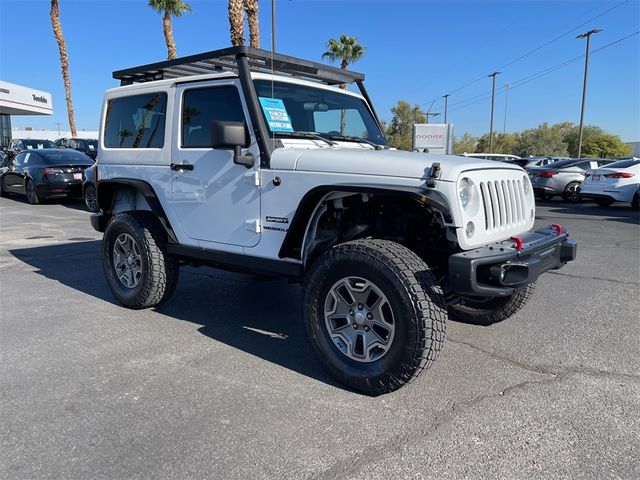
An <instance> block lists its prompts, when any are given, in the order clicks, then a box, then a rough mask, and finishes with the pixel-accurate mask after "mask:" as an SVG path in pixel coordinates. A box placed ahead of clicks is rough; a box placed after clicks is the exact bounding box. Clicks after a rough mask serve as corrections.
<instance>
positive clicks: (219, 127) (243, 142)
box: [211, 121, 256, 168]
mask: <svg viewBox="0 0 640 480" xmlns="http://www.w3.org/2000/svg"><path fill="white" fill-rule="evenodd" d="M249 145H250V138H249V130H248V129H247V125H246V124H245V123H244V122H226V121H215V122H211V146H212V147H213V148H222V149H233V163H235V164H237V165H244V166H245V167H247V168H251V167H253V165H254V164H255V161H256V159H255V157H254V156H253V155H252V154H250V153H249V154H247V155H242V148H247V147H248V146H249Z"/></svg>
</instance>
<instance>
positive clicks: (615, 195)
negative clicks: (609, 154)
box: [580, 159, 640, 208]
mask: <svg viewBox="0 0 640 480" xmlns="http://www.w3.org/2000/svg"><path fill="white" fill-rule="evenodd" d="M638 185H640V160H635V159H631V160H621V161H619V162H614V163H610V164H609V165H607V166H606V167H605V168H597V169H595V170H589V171H588V172H587V176H586V178H585V179H584V181H583V182H582V190H581V192H580V193H581V196H582V198H591V199H593V200H595V202H596V203H597V204H598V205H600V206H602V207H606V206H609V205H611V204H612V203H613V202H624V203H630V204H631V205H632V206H634V207H635V208H638Z"/></svg>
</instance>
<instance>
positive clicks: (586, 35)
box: [576, 28, 602, 158]
mask: <svg viewBox="0 0 640 480" xmlns="http://www.w3.org/2000/svg"><path fill="white" fill-rule="evenodd" d="M601 31H602V30H601V29H599V28H594V29H593V30H589V31H588V32H585V33H582V34H580V35H578V36H577V37H576V38H586V39H587V53H586V54H585V56H584V82H583V84H582V108H581V109H580V129H579V130H578V132H579V133H578V158H582V128H583V127H584V104H585V100H586V98H587V72H588V70H589V43H590V40H591V35H593V34H594V33H598V32H601Z"/></svg>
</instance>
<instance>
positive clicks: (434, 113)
mask: <svg viewBox="0 0 640 480" xmlns="http://www.w3.org/2000/svg"><path fill="white" fill-rule="evenodd" d="M438 115H440V114H439V113H436V112H433V113H431V112H427V113H425V114H424V116H425V117H426V119H427V123H429V117H437V116H438Z"/></svg>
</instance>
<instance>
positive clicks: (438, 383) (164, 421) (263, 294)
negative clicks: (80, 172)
mask: <svg viewBox="0 0 640 480" xmlns="http://www.w3.org/2000/svg"><path fill="white" fill-rule="evenodd" d="M88 217H89V213H88V212H86V211H84V209H83V205H82V204H80V203H74V202H68V203H63V204H59V203H52V204H45V205H39V206H31V205H28V204H27V203H26V202H23V201H22V200H20V199H18V198H17V197H16V198H0V291H1V292H2V294H1V295H0V307H1V314H0V322H1V323H0V412H1V419H0V435H1V444H2V448H1V449H0V477H1V478H3V479H12V478H16V479H27V478H28V479H32V478H82V479H89V478H108V479H116V478H117V479H120V478H123V479H124V478H126V479H133V478H224V479H232V478H242V479H247V478H251V479H259V478H294V479H299V478H318V479H333V478H336V479H337V478H353V479H376V478H380V479H382V478H407V479H421V478H461V477H468V478H536V477H537V478H540V477H545V478H548V477H556V478H557V477H580V478H640V313H639V312H640V295H639V288H638V287H639V284H640V229H639V224H640V221H639V217H638V213H637V212H632V211H631V210H630V209H629V207H628V206H622V205H620V206H618V205H614V206H612V207H609V208H607V209H602V208H598V207H596V206H595V204H592V203H585V204H580V205H577V206H569V205H567V204H564V203H562V202H561V201H558V200H555V201H547V202H542V203H541V204H540V205H539V207H538V220H537V222H538V223H539V224H549V223H561V224H563V225H565V226H566V227H568V228H569V229H570V231H571V232H572V235H573V237H574V238H576V239H577V240H578V241H579V253H578V259H577V260H576V261H575V262H574V263H572V264H569V265H567V266H566V267H565V268H563V269H562V270H560V271H556V272H552V273H550V274H547V275H545V276H544V277H543V278H542V279H541V281H540V282H539V283H538V289H537V291H536V293H535V295H534V297H533V300H532V301H531V302H530V303H529V304H528V305H527V307H526V308H524V309H523V310H522V311H521V312H520V313H518V314H517V315H516V316H514V317H513V318H511V319H509V320H507V321H505V322H503V323H501V324H497V325H492V326H489V327H481V326H476V325H469V324H463V323H456V322H452V321H450V322H449V325H448V332H447V336H448V338H447V342H446V344H445V348H444V351H443V352H442V353H441V355H440V357H439V359H438V361H437V362H436V363H435V365H434V366H433V367H432V368H431V369H430V370H429V371H427V372H426V373H425V374H423V376H422V377H420V378H419V379H418V380H417V381H416V382H414V383H412V384H411V385H409V386H407V387H404V388H402V389H400V390H399V391H397V392H395V393H392V394H389V395H383V396H380V397H376V398H370V397H366V396H362V395H359V394H357V393H354V392H351V391H349V390H346V389H345V388H343V387H342V386H341V385H340V384H338V383H336V382H335V381H333V380H332V379H331V377H329V376H328V375H327V374H326V373H325V371H324V370H323V369H322V368H321V367H320V365H319V363H318V362H316V360H315V359H314V357H313V356H312V353H311V351H310V349H309V348H308V347H307V345H306V343H305V339H304V331H303V325H302V323H301V320H300V319H301V308H300V287H299V286H297V285H289V284H288V283H287V282H286V281H281V280H276V279H261V278H257V277H251V276H242V275H238V274H232V273H226V272H222V271H217V270H212V269H205V268H201V269H194V268H184V269H183V270H182V271H181V278H180V282H179V285H178V289H177V291H176V293H175V295H174V296H173V298H172V299H171V300H170V301H169V302H168V303H167V304H165V305H163V306H161V307H160V308H157V309H150V310H144V311H131V310H127V309H125V308H122V307H120V306H119V305H118V304H117V303H116V301H115V299H114V297H113V295H112V294H111V292H110V291H109V289H108V287H107V284H106V282H105V280H104V277H103V273H102V266H101V262H100V254H99V251H100V235H99V234H98V233H97V232H95V231H94V230H93V229H92V228H91V226H90V225H89V221H88Z"/></svg>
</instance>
